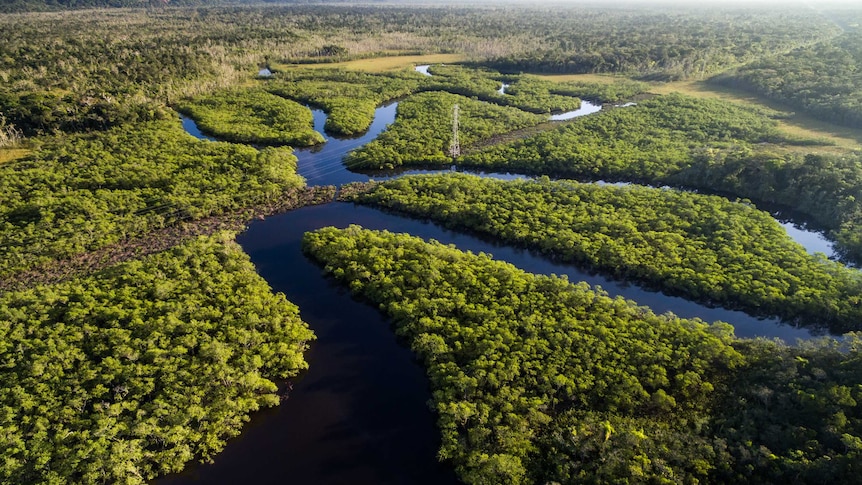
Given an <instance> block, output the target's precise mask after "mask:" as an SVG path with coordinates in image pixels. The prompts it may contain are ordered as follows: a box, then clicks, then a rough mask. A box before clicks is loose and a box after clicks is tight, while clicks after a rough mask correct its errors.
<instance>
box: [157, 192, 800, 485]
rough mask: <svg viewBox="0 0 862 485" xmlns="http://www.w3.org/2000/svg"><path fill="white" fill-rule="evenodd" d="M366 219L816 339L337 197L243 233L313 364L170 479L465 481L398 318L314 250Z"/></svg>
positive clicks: (738, 322)
mask: <svg viewBox="0 0 862 485" xmlns="http://www.w3.org/2000/svg"><path fill="white" fill-rule="evenodd" d="M350 224H359V225H361V226H363V227H366V228H369V229H387V230H390V231H393V232H406V233H410V234H413V235H415V236H419V237H422V238H425V239H432V238H433V239H437V240H439V241H441V242H443V243H446V244H454V245H455V246H456V247H458V248H459V249H462V250H470V251H473V252H480V251H483V252H486V253H490V254H493V255H494V257H495V258H497V259H500V260H504V261H508V262H511V263H513V264H515V265H516V266H518V267H519V268H522V269H524V270H526V271H530V272H533V273H544V274H552V273H553V274H558V275H566V276H567V277H568V278H569V280H571V281H587V282H588V283H590V284H591V285H599V286H601V287H602V288H603V289H604V290H606V291H608V293H610V294H611V295H622V296H624V297H626V298H630V299H633V300H635V301H637V302H638V303H639V304H642V305H648V306H650V307H651V308H652V309H653V310H654V311H655V312H657V313H662V312H666V311H672V312H673V313H675V314H676V315H679V316H682V317H700V318H703V319H704V320H707V321H713V320H724V321H727V322H729V323H732V324H733V325H734V327H735V328H736V333H737V335H739V336H742V337H753V336H767V337H779V338H782V339H784V340H786V341H788V342H793V341H795V340H796V339H807V338H810V337H811V333H810V332H808V331H807V330H805V329H801V328H795V327H792V326H788V325H783V324H781V323H779V322H778V321H776V320H763V319H757V318H754V317H751V316H748V315H746V314H744V313H742V312H735V311H729V310H725V309H721V308H709V307H705V306H703V305H699V304H696V303H692V302H689V301H687V300H685V299H682V298H676V297H670V296H667V295H664V294H662V293H659V292H652V291H648V290H644V289H642V288H640V287H638V286H634V285H626V284H625V283H620V282H615V281H612V280H609V279H606V278H603V277H601V276H596V275H591V274H588V273H584V272H582V271H580V270H578V269H577V268H574V267H572V266H569V265H564V264H558V263H554V262H552V261H549V260H547V259H546V258H544V257H541V256H538V255H535V254H533V253H531V252H529V251H525V250H522V249H517V248H512V247H507V246H503V245H499V244H495V243H493V242H489V241H484V240H481V239H479V238H477V237H474V236H470V235H466V234H461V233H457V232H453V231H450V230H447V229H444V228H442V227H440V226H438V225H436V224H433V223H429V222H425V221H420V220H414V219H408V218H404V217H400V216H397V215H393V214H388V213H384V212H382V211H379V210H375V209H371V208H367V207H362V206H354V205H352V204H345V203H333V204H328V205H324V206H314V207H306V208H303V209H300V210H296V211H292V212H288V213H286V214H281V215H278V216H274V217H271V218H268V219H266V220H264V221H256V222H254V223H253V224H251V226H250V227H249V229H248V230H247V231H246V232H245V233H243V234H242V235H240V236H239V238H238V242H239V243H240V244H241V245H242V247H243V249H244V250H245V251H246V252H247V253H248V254H249V255H250V256H251V258H252V261H253V262H254V264H255V266H256V267H257V268H258V271H259V273H260V274H261V275H262V276H263V277H264V278H265V279H266V280H267V281H268V282H269V283H270V285H271V286H272V287H273V289H274V290H276V291H281V292H284V293H285V295H286V296H287V298H288V300H290V301H292V302H294V303H296V304H297V305H299V307H300V309H301V314H302V318H303V320H305V321H306V322H308V324H309V325H310V326H311V327H312V328H313V329H314V331H315V333H316V334H317V336H318V340H317V341H316V342H314V344H313V346H312V348H311V350H310V351H309V352H308V353H307V355H306V358H307V360H308V362H309V365H310V368H309V370H308V371H307V372H306V373H305V374H304V375H303V376H302V378H301V379H298V380H295V382H294V383H293V390H292V391H291V394H290V397H289V399H287V400H286V401H285V402H283V403H282V405H281V406H279V407H278V408H276V409H271V410H266V411H264V412H261V413H258V414H256V415H255V417H254V420H253V421H252V423H251V425H249V426H247V427H246V428H245V429H244V430H243V433H242V435H241V436H240V437H238V438H236V439H234V440H232V441H231V443H230V444H229V445H228V447H227V448H226V449H225V451H224V452H222V453H221V454H219V456H218V459H217V460H216V463H214V464H212V465H203V466H194V467H192V468H191V469H190V470H189V471H187V472H185V473H183V474H179V475H174V476H171V477H167V478H166V479H163V480H159V481H158V482H157V483H159V484H180V483H182V484H190V483H195V484H197V483H207V484H209V483H236V482H240V481H241V482H245V483H262V484H263V483H283V482H292V483H309V484H311V483H347V482H349V483H356V484H366V483H367V484H372V483H454V482H455V477H454V475H453V473H452V471H451V469H449V468H447V467H446V466H443V465H441V464H439V463H438V462H437V461H436V459H435V453H436V449H437V447H438V446H439V436H438V433H437V430H436V428H435V426H434V417H433V414H432V413H431V412H430V410H429V409H428V407H427V405H426V402H427V401H428V399H430V395H429V393H428V389H427V385H428V384H427V379H426V378H425V375H424V371H423V369H422V368H421V367H420V366H419V365H418V364H417V363H416V362H415V361H414V360H413V359H414V358H413V355H412V353H411V352H410V351H409V350H408V349H407V348H405V347H404V346H402V345H400V344H399V343H398V342H397V340H396V338H395V336H394V333H393V332H392V330H391V328H390V323H389V320H388V319H387V318H386V317H384V315H382V314H381V313H380V312H379V311H378V310H377V309H376V308H374V306H373V305H369V304H367V303H365V302H361V301H357V300H356V299H354V298H352V297H351V295H350V294H349V292H348V291H347V290H346V289H344V288H343V287H341V286H340V285H338V284H336V283H335V282H334V281H333V280H331V279H329V278H326V277H324V276H323V274H322V272H321V269H320V268H319V267H318V266H316V265H315V264H313V263H312V262H311V261H309V260H308V259H307V258H305V257H304V255H303V254H302V251H301V238H302V234H303V233H305V232H306V231H311V230H314V229H317V228H320V227H324V226H330V225H332V226H336V227H347V226H348V225H350Z"/></svg>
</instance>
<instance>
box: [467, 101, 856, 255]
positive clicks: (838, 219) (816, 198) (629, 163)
mask: <svg viewBox="0 0 862 485" xmlns="http://www.w3.org/2000/svg"><path fill="white" fill-rule="evenodd" d="M778 116H780V115H779V114H778V113H776V112H770V111H766V110H763V109H756V110H755V109H750V108H741V107H737V106H735V105H732V104H728V103H723V102H720V101H717V100H709V99H697V98H691V97H687V96H682V95H667V96H660V97H655V98H652V99H649V100H646V101H643V102H640V103H638V105H637V106H634V107H629V108H622V109H614V110H608V111H607V112H603V113H599V114H598V115H596V116H591V117H587V118H581V119H577V120H574V121H573V122H571V123H569V124H566V125H565V126H562V127H559V128H557V129H556V130H550V131H545V132H542V133H539V134H537V135H535V136H531V137H528V138H526V139H523V140H517V141H514V142H511V143H507V144H499V145H495V146H492V147H488V148H484V149H482V150H480V151H477V152H473V153H469V154H467V155H465V156H464V157H462V158H461V159H459V160H457V163H459V164H461V165H464V166H467V167H478V168H485V169H493V170H497V171H507V170H515V171H521V172H527V173H536V174H555V175H558V176H566V177H576V178H586V179H593V180H595V179H605V180H635V181H641V182H646V183H649V184H655V185H662V184H672V185H681V186H684V187H690V188H697V189H705V190H710V191H719V192H723V193H726V194H732V195H733V196H735V197H742V198H750V199H753V200H758V201H764V202H770V203H777V204H781V205H783V206H786V207H789V208H792V209H794V210H797V211H799V212H801V213H803V214H806V215H808V216H810V217H811V218H812V219H813V220H815V221H817V222H818V223H820V224H821V225H823V226H825V227H827V228H829V229H831V230H833V231H834V234H835V236H836V237H837V238H838V240H839V241H840V242H841V250H842V251H843V252H844V253H845V255H846V257H847V258H848V259H850V260H853V261H860V260H862V244H860V243H862V239H860V237H859V235H858V234H859V231H860V226H859V223H860V222H862V206H860V201H862V171H860V167H862V165H860V163H859V160H860V158H859V157H860V156H859V154H858V153H844V154H816V155H815V154H805V153H804V151H805V147H806V146H809V145H815V144H817V143H819V142H817V141H816V140H810V139H809V140H806V139H800V138H797V137H792V136H788V135H785V134H783V133H782V132H781V131H780V130H778V129H777V126H776V123H775V121H774V120H773V119H770V118H775V117H778ZM787 146H789V147H791V148H792V149H791V150H786V149H784V147H787Z"/></svg>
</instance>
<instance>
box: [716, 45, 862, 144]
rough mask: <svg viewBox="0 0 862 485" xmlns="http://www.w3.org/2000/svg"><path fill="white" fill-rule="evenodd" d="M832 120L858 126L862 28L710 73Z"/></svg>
mask: <svg viewBox="0 0 862 485" xmlns="http://www.w3.org/2000/svg"><path fill="white" fill-rule="evenodd" d="M710 82H714V83H717V84H722V85H726V86H731V87H735V88H742V89H746V90H751V91H754V92H756V93H758V94H761V95H763V96H766V97H768V98H770V99H774V100H777V101H781V102H782V103H786V104H788V105H790V106H793V107H794V108H797V109H800V110H803V111H805V112H807V113H811V114H813V115H815V116H817V117H818V118H821V119H824V120H827V121H829V122H832V123H838V124H843V125H847V126H852V127H855V128H862V31H860V30H859V29H858V28H857V29H854V30H851V31H849V32H846V33H844V34H842V35H841V36H839V37H836V38H835V39H832V40H831V41H829V42H822V43H819V44H815V45H811V46H806V47H803V48H799V49H796V50H793V51H791V52H789V53H787V54H784V55H781V56H778V57H771V58H767V59H762V60H757V61H755V62H752V63H750V64H746V65H745V66H742V67H740V68H738V69H736V70H734V71H731V72H728V73H723V74H721V75H718V76H715V77H714V78H712V79H711V80H710Z"/></svg>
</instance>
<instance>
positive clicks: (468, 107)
mask: <svg viewBox="0 0 862 485" xmlns="http://www.w3.org/2000/svg"><path fill="white" fill-rule="evenodd" d="M455 105H458V109H459V120H460V121H459V126H460V130H459V137H460V139H461V143H463V144H465V145H469V144H470V143H473V142H476V141H478V140H481V139H483V138H489V137H492V136H494V135H498V134H502V133H506V132H509V131H512V130H516V129H518V128H525V127H529V126H533V125H537V124H539V123H542V122H544V121H545V120H546V117H544V116H542V115H535V114H531V113H526V112H524V111H521V110H519V109H517V108H509V107H503V106H497V105H493V104H488V103H483V102H480V101H476V100H473V99H471V98H466V97H464V96H460V95H456V94H450V93H444V92H429V93H420V94H417V95H415V96H411V97H410V98H408V99H405V100H404V101H402V102H400V103H399V104H398V117H397V118H396V120H395V123H394V124H393V125H392V126H391V127H390V128H389V129H388V130H387V131H386V132H384V133H382V134H381V135H380V136H379V137H377V139H375V140H374V141H372V142H371V143H369V144H367V145H365V146H364V147H362V148H360V149H359V150H356V151H354V152H351V153H350V155H349V156H348V157H347V158H346V159H345V161H344V163H345V164H346V165H347V166H348V167H351V168H393V167H397V166H399V165H404V164H419V165H425V164H429V165H430V164H437V165H439V164H445V163H451V162H452V157H451V155H450V152H449V148H450V145H451V142H452V133H451V126H452V117H453V110H454V108H455Z"/></svg>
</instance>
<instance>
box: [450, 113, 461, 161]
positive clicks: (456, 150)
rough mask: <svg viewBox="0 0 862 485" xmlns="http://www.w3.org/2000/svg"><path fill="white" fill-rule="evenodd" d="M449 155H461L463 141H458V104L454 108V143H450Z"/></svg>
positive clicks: (454, 156)
mask: <svg viewBox="0 0 862 485" xmlns="http://www.w3.org/2000/svg"><path fill="white" fill-rule="evenodd" d="M449 156H451V157H452V158H458V157H460V156H461V143H460V142H458V105H457V104H456V105H455V107H454V108H453V109H452V144H451V145H449Z"/></svg>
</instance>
